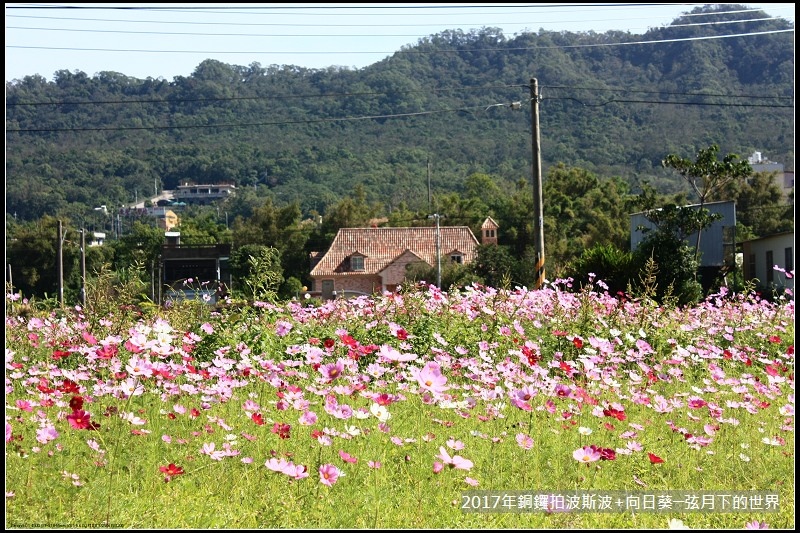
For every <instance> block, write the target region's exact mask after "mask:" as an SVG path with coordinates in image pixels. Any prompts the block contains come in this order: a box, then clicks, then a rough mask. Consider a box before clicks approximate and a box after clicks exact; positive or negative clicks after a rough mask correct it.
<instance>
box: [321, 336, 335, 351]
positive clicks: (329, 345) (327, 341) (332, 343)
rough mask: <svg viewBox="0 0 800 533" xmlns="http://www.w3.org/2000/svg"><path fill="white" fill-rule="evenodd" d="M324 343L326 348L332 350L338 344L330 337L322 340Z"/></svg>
mask: <svg viewBox="0 0 800 533" xmlns="http://www.w3.org/2000/svg"><path fill="white" fill-rule="evenodd" d="M322 345H323V346H324V347H325V349H327V350H330V349H331V348H333V347H334V346H335V345H336V341H335V340H333V339H331V338H330V337H328V338H327V339H325V340H324V341H323V342H322Z"/></svg>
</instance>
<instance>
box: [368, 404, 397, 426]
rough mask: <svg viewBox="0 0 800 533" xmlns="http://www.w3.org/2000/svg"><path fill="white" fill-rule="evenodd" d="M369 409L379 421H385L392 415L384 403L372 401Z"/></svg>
mask: <svg viewBox="0 0 800 533" xmlns="http://www.w3.org/2000/svg"><path fill="white" fill-rule="evenodd" d="M369 411H370V412H371V413H372V414H373V415H374V416H375V418H377V419H378V420H379V421H381V422H386V421H387V420H389V419H390V418H392V415H391V414H390V413H389V410H388V409H386V406H385V405H380V404H377V403H373V404H372V406H371V407H370V408H369Z"/></svg>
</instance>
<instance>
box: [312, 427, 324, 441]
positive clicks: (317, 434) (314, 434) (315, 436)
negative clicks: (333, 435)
mask: <svg viewBox="0 0 800 533" xmlns="http://www.w3.org/2000/svg"><path fill="white" fill-rule="evenodd" d="M322 435H324V433H322V432H321V431H320V430H318V429H315V430H313V431H312V432H311V438H312V439H318V438H320V437H321V436H322Z"/></svg>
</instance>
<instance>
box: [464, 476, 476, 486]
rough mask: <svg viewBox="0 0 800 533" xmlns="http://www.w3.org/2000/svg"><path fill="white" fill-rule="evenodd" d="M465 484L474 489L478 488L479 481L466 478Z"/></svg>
mask: <svg viewBox="0 0 800 533" xmlns="http://www.w3.org/2000/svg"><path fill="white" fill-rule="evenodd" d="M464 482H465V483H466V484H467V485H471V486H473V487H477V486H478V480H477V479H472V478H471V477H465V478H464Z"/></svg>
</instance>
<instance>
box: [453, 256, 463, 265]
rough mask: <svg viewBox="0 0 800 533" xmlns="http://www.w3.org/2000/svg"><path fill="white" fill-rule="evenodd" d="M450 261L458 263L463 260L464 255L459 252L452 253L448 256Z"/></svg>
mask: <svg viewBox="0 0 800 533" xmlns="http://www.w3.org/2000/svg"><path fill="white" fill-rule="evenodd" d="M450 261H452V262H453V263H458V264H459V265H460V264H461V263H463V262H464V256H463V255H460V254H453V255H451V256H450Z"/></svg>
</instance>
